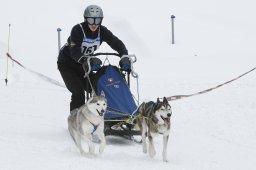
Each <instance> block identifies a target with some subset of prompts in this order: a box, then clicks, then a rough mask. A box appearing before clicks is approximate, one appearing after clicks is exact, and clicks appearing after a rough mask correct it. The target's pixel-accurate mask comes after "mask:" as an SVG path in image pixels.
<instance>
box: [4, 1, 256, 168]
mask: <svg viewBox="0 0 256 170" xmlns="http://www.w3.org/2000/svg"><path fill="white" fill-rule="evenodd" d="M89 4H98V5H100V6H101V7H102V8H103V11H104V15H105V18H104V20H103V24H104V25H105V26H107V27H108V28H109V29H110V30H111V31H112V32H113V33H114V34H116V35H117V36H118V37H119V38H120V39H121V40H123V42H124V43H125V44H126V46H127V48H128V50H129V53H130V54H136V55H137V58H138V62H137V63H136V65H135V70H136V71H137V72H138V73H139V76H140V77H139V83H140V99H141V102H142V101H144V100H156V98H157V97H163V96H171V95H176V94H191V93H194V92H198V91H201V90H204V89H207V88H210V87H213V86H216V85H218V84H221V83H223V82H225V81H228V80H230V79H232V78H234V77H236V76H238V75H240V74H242V73H244V72H246V71H248V70H250V69H252V68H254V67H255V65H256V58H255V55H256V51H255V47H254V46H255V39H256V32H255V30H256V21H255V19H254V16H255V15H256V12H255V10H254V7H255V5H256V3H255V2H254V1H251V0H244V1H234V0H226V1H221V0H215V1H204V0H194V1H191V2H185V1H178V0H173V1H165V0H159V1H146V0H141V1H135V0H130V1H116V0H108V1H100V0H89V1H81V0H78V1H68V0H55V1H51V0H44V1H43V0H40V1H33V0H23V1H18V0H9V1H3V2H2V3H1V6H0V17H1V19H0V80H1V81H0V134H1V135H0V169H1V170H2V169H3V170H34V169H37V170H38V169H53V170H55V169H62V170H70V169H75V170H79V169H92V170H94V169H95V170H96V169H97V170H98V169H106V168H107V169H110V168H111V169H123V170H131V169H142V168H145V169H173V170H181V169H185V170H199V169H202V170H217V169H218V170H220V169H221V170H226V169H232V170H241V169H246V170H254V169H255V168H256V161H255V157H256V126H255V124H256V97H255V94H256V76H255V74H256V72H255V71H254V72H251V73H250V74H248V75H246V76H245V77H242V78H241V79H239V80H237V81H235V82H232V83H231V84H228V85H226V86H224V87H221V88H219V89H217V90H214V91H212V92H209V93H207V94H204V95H199V96H195V97H191V98H187V99H182V100H178V101H173V102H171V105H172V109H173V116H172V120H171V121H172V130H171V135H170V142H169V145H168V157H169V162H168V163H164V162H162V158H161V151H162V138H161V136H159V137H158V138H157V140H156V147H157V155H156V157H155V158H154V159H150V158H149V156H148V155H144V154H143V153H142V148H141V145H139V144H135V143H132V142H130V141H127V140H125V139H123V138H119V137H107V146H106V149H105V151H104V153H103V154H102V155H98V156H96V157H93V158H88V157H82V156H81V155H80V154H79V152H78V150H77V148H76V147H75V145H74V143H73V141H72V140H71V138H70V136H69V133H68V131H67V121H66V119H67V116H68V114H69V100H70V94H69V92H68V91H67V90H66V89H65V88H62V87H58V86H55V85H52V84H49V83H47V82H46V81H44V80H42V79H41V78H40V77H37V76H35V75H34V74H31V72H29V71H26V70H24V69H23V68H21V67H19V66H18V65H16V64H12V62H11V61H9V65H8V66H9V67H8V68H9V69H8V86H6V85H5V82H4V79H5V78H6V65H7V63H6V55H5V53H6V52H7V49H8V24H11V37H10V53H11V54H12V56H13V57H14V58H15V59H17V60H19V61H20V62H22V64H24V65H25V66H26V67H27V68H29V69H32V70H34V71H37V72H39V73H42V74H44V75H47V76H49V77H51V78H53V79H55V80H57V81H59V82H62V79H61V77H60V74H59V72H58V70H57V66H56V60H57V31H56V29H57V28H58V27H60V28H62V32H61V36H62V44H64V43H65V41H66V38H67V37H68V35H69V33H70V30H71V28H72V26H73V25H75V24H77V23H79V22H81V21H82V20H83V17H82V15H83V10H84V8H85V7H86V6H87V5H89ZM171 15H175V16H176V18H175V44H174V45H172V44H171V19H170V16H171ZM99 51H101V52H112V51H111V49H110V48H109V47H108V46H107V45H102V46H101V48H100V49H99ZM133 84H134V85H133V86H132V91H133V92H135V91H136V86H135V85H136V83H135V81H134V80H133ZM97 146H98V145H97Z"/></svg>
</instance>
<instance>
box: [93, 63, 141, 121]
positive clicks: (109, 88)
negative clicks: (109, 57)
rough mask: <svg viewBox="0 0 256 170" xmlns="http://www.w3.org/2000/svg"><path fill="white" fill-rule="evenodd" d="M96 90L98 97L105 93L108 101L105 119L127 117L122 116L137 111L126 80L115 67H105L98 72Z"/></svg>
mask: <svg viewBox="0 0 256 170" xmlns="http://www.w3.org/2000/svg"><path fill="white" fill-rule="evenodd" d="M96 89H97V94H98V95H99V94H101V91H104V93H105V97H106V99H107V104H108V112H107V113H106V114H105V119H113V118H120V117H126V116H125V115H122V114H129V115H131V114H132V113H133V112H134V111H135V110H136V109H137V106H136V104H135V101H134V99H133V96H132V94H131V91H130V88H129V87H128V85H127V83H126V80H125V79H124V78H123V76H122V75H121V73H120V72H119V69H118V68H117V67H115V66H111V65H109V66H104V67H102V68H101V69H100V70H99V71H98V76H97V81H96ZM120 113H121V114H120Z"/></svg>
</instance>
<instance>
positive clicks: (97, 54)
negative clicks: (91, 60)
mask: <svg viewBox="0 0 256 170" xmlns="http://www.w3.org/2000/svg"><path fill="white" fill-rule="evenodd" d="M99 55H115V56H118V57H121V55H120V54H118V53H95V54H92V56H99Z"/></svg>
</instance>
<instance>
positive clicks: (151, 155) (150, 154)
mask: <svg viewBox="0 0 256 170" xmlns="http://www.w3.org/2000/svg"><path fill="white" fill-rule="evenodd" d="M155 155H156V151H152V150H151V151H149V156H150V157H151V158H153V157H154V156H155Z"/></svg>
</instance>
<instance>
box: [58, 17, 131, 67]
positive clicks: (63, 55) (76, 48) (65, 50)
mask: <svg viewBox="0 0 256 170" xmlns="http://www.w3.org/2000/svg"><path fill="white" fill-rule="evenodd" d="M81 25H82V27H83V30H84V33H85V36H86V38H92V39H94V38H97V36H98V35H100V44H101V43H102V42H103V41H104V42H106V43H107V44H108V45H109V46H110V47H111V48H112V49H114V50H115V51H117V52H118V53H119V54H120V55H121V56H122V55H124V54H128V51H127V49H126V47H125V45H124V43H123V42H122V41H121V40H120V39H118V38H117V37H116V36H115V35H113V34H112V32H111V31H109V30H108V29H107V28H106V27H104V26H102V25H100V26H99V27H98V28H97V30H96V31H95V32H92V31H91V30H90V28H89V27H88V24H87V23H86V22H83V23H81ZM83 30H82V28H81V27H80V25H79V24H77V25H75V26H74V27H73V28H72V30H71V35H70V37H69V38H68V40H67V43H66V44H65V45H64V46H63V47H62V48H61V50H60V53H59V57H58V63H63V62H64V63H66V62H75V63H83V62H84V61H83V60H81V57H82V56H83V55H84V54H83V50H82V42H83V39H84V33H83ZM99 31H100V32H99ZM71 42H72V43H71Z"/></svg>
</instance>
